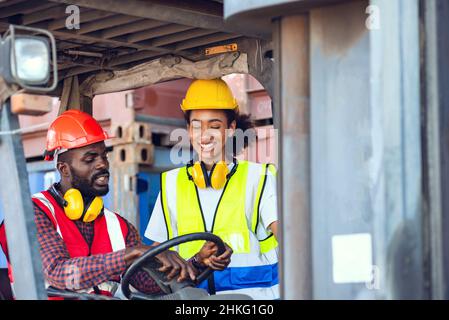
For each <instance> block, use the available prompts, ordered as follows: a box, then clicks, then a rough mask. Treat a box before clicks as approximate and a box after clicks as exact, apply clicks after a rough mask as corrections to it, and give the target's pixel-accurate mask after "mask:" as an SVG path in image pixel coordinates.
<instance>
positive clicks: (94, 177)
mask: <svg viewBox="0 0 449 320" xmlns="http://www.w3.org/2000/svg"><path fill="white" fill-rule="evenodd" d="M109 138H110V137H109V136H108V134H107V133H106V132H105V131H104V130H103V129H102V128H101V126H100V125H99V124H98V122H97V121H96V120H95V119H94V118H93V117H92V116H90V115H89V114H87V113H84V112H81V111H78V110H69V111H66V112H64V113H63V114H61V115H60V116H59V117H57V119H56V120H55V121H54V122H53V123H52V124H51V125H50V128H49V130H48V134H47V146H46V150H45V154H44V156H45V160H48V161H52V160H55V165H56V168H57V170H58V172H59V174H60V177H61V179H60V181H59V182H58V183H55V184H53V185H52V186H51V187H50V188H49V189H48V190H46V191H42V192H39V193H37V194H34V195H33V196H32V200H33V205H34V211H35V222H36V226H37V231H38V241H39V245H40V253H41V257H42V264H43V271H44V277H45V280H46V285H47V287H48V286H52V287H55V288H58V289H68V290H72V291H76V292H82V293H85V292H87V293H96V294H102V295H106V296H113V295H114V294H116V289H117V288H118V283H119V282H120V279H121V275H122V274H123V273H124V272H125V270H126V269H127V267H128V266H129V265H130V264H131V263H132V262H134V261H135V260H136V259H137V258H139V257H140V256H142V254H143V253H145V252H146V251H147V250H149V249H150V248H151V247H149V246H145V245H143V244H142V242H141V239H140V237H139V234H138V232H137V230H136V228H135V227H134V226H133V225H132V224H131V223H129V222H128V221H127V220H126V219H124V218H123V217H122V216H120V215H119V214H118V213H114V212H112V211H110V210H108V209H107V208H105V207H104V206H103V201H102V198H101V197H102V196H104V195H106V194H107V193H108V192H109V161H108V154H107V153H108V151H107V149H106V145H105V142H104V141H105V140H107V139H109ZM157 259H158V260H159V262H160V263H161V264H162V267H161V268H160V271H163V272H166V273H167V277H168V278H169V279H172V278H175V277H177V278H178V281H181V280H186V279H187V278H191V279H192V280H193V279H194V278H195V276H196V273H197V271H196V270H195V268H194V267H193V265H192V263H191V262H189V261H185V260H184V259H182V258H181V257H180V256H179V255H178V254H177V253H176V252H174V251H165V252H163V253H161V254H159V255H158V256H157ZM131 284H132V285H133V286H134V287H135V288H136V289H138V290H139V291H141V292H144V293H157V292H160V289H159V287H158V286H157V285H156V283H155V282H154V280H153V279H152V278H150V276H149V275H148V274H147V273H146V272H137V273H136V274H135V275H134V277H133V279H132V281H131Z"/></svg>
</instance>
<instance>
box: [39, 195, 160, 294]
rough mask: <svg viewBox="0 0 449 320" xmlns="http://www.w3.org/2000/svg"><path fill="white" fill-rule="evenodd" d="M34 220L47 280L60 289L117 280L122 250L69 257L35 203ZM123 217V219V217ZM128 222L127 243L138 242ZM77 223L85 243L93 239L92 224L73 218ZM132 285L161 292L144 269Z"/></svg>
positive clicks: (122, 262) (122, 267)
mask: <svg viewBox="0 0 449 320" xmlns="http://www.w3.org/2000/svg"><path fill="white" fill-rule="evenodd" d="M33 205H34V213H35V215H34V220H35V222H36V227H37V233H38V235H37V237H38V241H39V245H40V254H41V258H42V267H43V271H44V275H45V278H46V280H47V281H48V283H49V284H50V285H51V286H54V287H56V288H59V289H72V290H73V289H77V290H79V289H87V288H90V287H93V286H96V285H99V284H100V283H103V282H105V281H110V280H114V281H119V280H120V276H121V275H122V274H123V273H124V272H125V270H126V263H125V259H124V256H125V250H120V251H116V252H111V253H107V254H97V255H91V256H88V257H77V258H71V257H70V255H69V252H68V250H67V248H66V246H65V243H64V240H63V239H62V238H61V237H60V236H59V234H58V233H57V231H56V230H55V228H54V226H53V223H52V222H51V220H50V219H49V218H48V217H47V215H46V214H45V212H44V211H43V210H42V209H41V208H39V207H38V206H37V205H36V204H34V203H33ZM125 221H126V220H125ZM126 223H127V224H128V229H129V232H128V236H127V238H126V241H125V243H126V247H134V246H137V245H140V244H141V239H140V236H139V234H138V232H137V230H136V228H135V227H134V226H133V225H132V224H131V223H129V222H128V221H126ZM75 224H76V226H77V227H78V229H79V231H80V232H81V234H82V235H83V237H84V239H85V240H86V242H87V243H88V244H90V243H92V240H93V235H94V233H93V232H94V224H93V223H92V222H91V223H84V222H82V221H75ZM130 283H131V285H132V286H133V287H135V288H136V289H138V290H139V291H141V292H144V293H160V292H161V289H160V288H159V286H158V285H157V284H156V283H155V281H154V280H153V279H152V278H151V277H150V276H149V275H148V274H147V273H146V272H143V271H142V272H137V273H136V274H135V275H134V276H133V278H132V280H131V282H130Z"/></svg>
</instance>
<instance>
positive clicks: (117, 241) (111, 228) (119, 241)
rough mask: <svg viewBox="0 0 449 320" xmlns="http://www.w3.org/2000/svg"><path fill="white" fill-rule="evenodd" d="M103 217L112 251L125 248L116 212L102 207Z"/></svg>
mask: <svg viewBox="0 0 449 320" xmlns="http://www.w3.org/2000/svg"><path fill="white" fill-rule="evenodd" d="M104 217H105V219H106V226H107V229H108V234H109V239H110V241H111V246H112V251H114V252H115V251H119V250H122V249H125V248H126V242H125V237H126V235H125V234H123V231H122V228H121V226H120V220H119V217H118V216H117V214H115V213H114V212H111V211H109V210H108V209H106V208H104Z"/></svg>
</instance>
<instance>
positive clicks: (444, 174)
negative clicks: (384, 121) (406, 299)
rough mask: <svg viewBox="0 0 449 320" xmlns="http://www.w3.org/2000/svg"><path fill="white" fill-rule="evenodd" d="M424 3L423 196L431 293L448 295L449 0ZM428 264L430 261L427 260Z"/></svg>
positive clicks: (440, 297) (441, 297) (432, 294)
mask: <svg viewBox="0 0 449 320" xmlns="http://www.w3.org/2000/svg"><path fill="white" fill-rule="evenodd" d="M422 4H423V6H422V7H423V14H422V18H423V19H422V22H423V26H424V27H423V31H424V32H423V34H424V42H423V43H424V45H423V54H424V57H425V60H424V65H423V71H424V72H423V74H424V76H425V79H423V80H425V84H424V85H423V87H422V88H423V96H424V97H423V99H422V101H423V108H422V110H423V115H424V121H425V122H424V128H425V138H424V139H423V142H424V148H425V157H424V164H425V167H426V169H427V175H425V176H424V179H425V181H424V182H425V190H424V194H425V199H426V206H425V208H426V209H427V210H426V212H427V214H428V216H427V221H428V227H429V233H428V247H429V251H430V256H431V259H430V261H431V262H430V273H431V287H430V289H431V297H432V298H433V299H448V298H449V268H448V265H449V254H448V252H449V246H448V244H449V232H448V231H449V202H448V199H449V185H448V181H449V179H448V177H449V161H448V160H449V148H448V146H449V134H448V129H449V126H448V123H449V95H448V87H447V84H448V83H449V65H448V58H447V57H448V56H449V45H448V41H449V28H448V23H449V2H447V1H438V0H426V1H422ZM426 266H429V263H426Z"/></svg>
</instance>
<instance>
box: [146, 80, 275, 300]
mask: <svg viewBox="0 0 449 320" xmlns="http://www.w3.org/2000/svg"><path fill="white" fill-rule="evenodd" d="M181 108H182V110H183V111H184V115H185V118H186V121H187V130H188V133H189V137H190V142H191V145H192V147H193V149H194V150H195V152H196V156H197V158H198V159H195V160H193V159H192V160H191V161H190V162H189V163H188V164H187V165H186V166H184V167H181V168H177V169H174V170H170V171H167V172H164V173H162V175H161V192H160V193H159V196H158V200H157V202H156V205H155V207H154V209H153V213H152V215H151V219H150V222H149V224H148V227H147V229H146V232H145V236H146V237H147V238H149V239H151V240H153V241H155V242H164V241H166V240H168V239H171V238H173V237H176V236H180V235H184V234H189V233H193V232H212V233H214V234H216V235H218V236H219V237H220V238H221V239H223V241H224V242H225V243H226V244H227V245H228V246H230V247H231V248H232V251H233V254H232V258H231V262H230V264H229V266H228V267H227V268H225V269H224V270H223V271H219V272H215V273H214V274H213V277H212V278H210V279H209V281H208V282H207V283H202V284H201V285H200V286H201V287H204V288H206V289H209V292H211V293H214V292H216V293H217V294H220V293H230V292H232V293H243V294H247V295H249V296H251V297H252V298H254V299H277V298H279V284H278V283H279V282H278V265H277V263H278V252H277V241H276V237H277V208H276V180H275V177H274V174H275V172H274V168H273V167H272V166H271V165H268V164H258V163H253V162H249V161H241V160H239V161H238V160H237V159H236V158H235V155H236V154H238V152H239V151H240V150H236V149H235V147H233V148H232V149H231V150H233V152H229V151H227V150H229V148H227V147H226V145H227V142H230V141H231V142H232V145H233V146H234V144H233V142H234V139H235V134H236V131H237V129H241V130H243V131H244V130H247V129H249V128H251V122H250V121H249V117H248V116H247V115H241V114H240V113H239V108H238V104H237V101H236V99H235V98H234V96H233V94H232V92H231V90H230V89H229V87H228V85H227V84H226V82H224V81H223V80H222V79H213V80H195V81H193V83H192V84H191V85H190V87H189V89H188V90H187V93H186V96H185V99H184V100H183V101H182V104H181ZM202 245H203V243H202V242H189V243H185V244H182V245H180V246H179V247H178V248H177V250H178V252H179V254H180V255H181V256H182V257H183V258H184V259H189V258H192V257H194V258H193V259H191V261H193V263H194V266H195V267H197V268H198V269H201V268H204V267H211V268H213V269H216V270H218V269H223V266H224V263H225V262H228V260H229V256H228V255H227V254H225V255H223V256H218V257H216V256H214V255H212V256H211V257H209V258H203V257H202V253H204V252H206V251H207V250H209V251H210V252H214V251H216V250H217V249H216V247H215V245H214V244H212V243H206V244H205V247H204V248H203V250H200V249H201V247H202ZM220 267H221V268H220Z"/></svg>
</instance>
